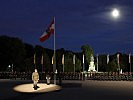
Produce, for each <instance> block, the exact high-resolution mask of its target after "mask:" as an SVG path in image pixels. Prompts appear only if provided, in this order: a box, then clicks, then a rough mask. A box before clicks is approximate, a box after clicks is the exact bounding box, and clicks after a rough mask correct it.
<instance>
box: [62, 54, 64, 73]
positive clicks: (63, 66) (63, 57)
mask: <svg viewBox="0 0 133 100" xmlns="http://www.w3.org/2000/svg"><path fill="white" fill-rule="evenodd" d="M62 65H63V72H64V54H63V55H62Z"/></svg>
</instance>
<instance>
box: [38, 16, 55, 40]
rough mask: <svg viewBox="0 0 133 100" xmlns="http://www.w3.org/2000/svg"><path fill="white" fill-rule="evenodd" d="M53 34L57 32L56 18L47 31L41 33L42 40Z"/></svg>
mask: <svg viewBox="0 0 133 100" xmlns="http://www.w3.org/2000/svg"><path fill="white" fill-rule="evenodd" d="M51 34H55V18H54V19H53V20H52V22H51V23H50V25H49V26H48V28H47V29H46V31H45V32H44V33H43V34H42V35H41V37H40V41H41V42H44V41H45V40H47V39H48V38H49V37H50V36H51Z"/></svg>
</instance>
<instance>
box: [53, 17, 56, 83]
mask: <svg viewBox="0 0 133 100" xmlns="http://www.w3.org/2000/svg"><path fill="white" fill-rule="evenodd" d="M54 24H55V17H54ZM54 28H55V26H54ZM55 34H56V33H55V29H54V64H53V72H54V84H56V73H55V71H56V45H55Z"/></svg>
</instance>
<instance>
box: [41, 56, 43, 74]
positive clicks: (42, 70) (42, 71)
mask: <svg viewBox="0 0 133 100" xmlns="http://www.w3.org/2000/svg"><path fill="white" fill-rule="evenodd" d="M41 60H42V61H41V63H42V73H43V54H42V59H41Z"/></svg>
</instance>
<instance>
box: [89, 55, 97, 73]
mask: <svg viewBox="0 0 133 100" xmlns="http://www.w3.org/2000/svg"><path fill="white" fill-rule="evenodd" d="M95 71H96V70H95V65H94V57H93V54H91V57H90V65H89V69H88V72H95Z"/></svg>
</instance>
